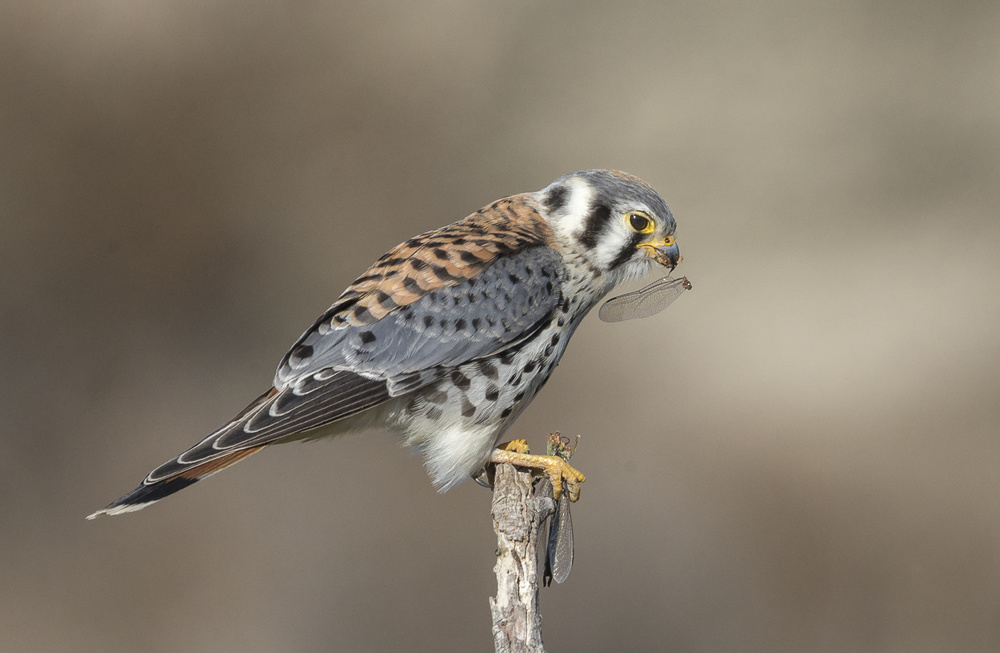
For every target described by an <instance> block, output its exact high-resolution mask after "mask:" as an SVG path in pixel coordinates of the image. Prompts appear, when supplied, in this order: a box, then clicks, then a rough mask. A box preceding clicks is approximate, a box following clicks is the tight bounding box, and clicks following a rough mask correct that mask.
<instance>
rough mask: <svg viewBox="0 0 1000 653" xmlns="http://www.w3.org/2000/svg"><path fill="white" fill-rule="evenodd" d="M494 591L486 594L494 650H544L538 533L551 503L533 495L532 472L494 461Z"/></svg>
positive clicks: (499, 652) (538, 652) (507, 652)
mask: <svg viewBox="0 0 1000 653" xmlns="http://www.w3.org/2000/svg"><path fill="white" fill-rule="evenodd" d="M493 487H494V489H493V529H494V530H495V531H496V534H497V564H496V567H494V568H493V570H494V571H495V572H496V575H497V595H496V597H495V598H494V597H491V598H490V612H491V613H492V615H493V642H494V645H495V647H496V650H497V653H529V652H530V653H544V651H545V648H544V647H543V646H542V616H541V614H539V612H538V555H537V543H538V532H539V527H540V525H541V524H542V522H543V521H544V520H545V518H546V517H548V516H549V515H550V514H551V513H552V511H553V507H554V503H553V501H552V498H551V497H545V496H543V497H535V496H534V493H533V489H532V477H531V474H530V473H528V472H526V471H522V470H520V469H518V468H516V467H514V466H513V465H508V464H498V465H497V466H496V473H495V477H494V484H493Z"/></svg>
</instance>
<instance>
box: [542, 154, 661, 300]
mask: <svg viewBox="0 0 1000 653" xmlns="http://www.w3.org/2000/svg"><path fill="white" fill-rule="evenodd" d="M537 195H538V199H539V201H540V202H541V203H542V205H543V206H544V207H545V209H546V213H545V217H546V219H547V220H548V222H549V224H550V225H551V226H552V230H553V232H554V233H555V235H556V239H557V241H558V242H559V244H560V246H561V247H563V248H564V251H568V252H569V253H572V254H576V255H577V256H578V257H580V258H581V259H583V260H584V261H586V262H587V264H588V265H589V266H591V267H592V268H593V269H594V271H596V272H599V273H601V274H605V275H608V276H609V277H611V279H613V280H614V281H613V283H619V282H621V281H624V280H626V279H630V278H634V277H637V276H641V275H643V274H645V273H646V272H648V271H649V269H650V267H651V266H652V264H653V263H659V264H660V265H662V266H664V267H666V268H669V269H673V268H674V266H676V265H677V263H678V262H679V261H680V260H681V255H680V251H679V250H678V248H677V243H676V242H675V241H674V230H675V229H676V228H677V224H676V223H675V222H674V216H673V214H671V213H670V209H669V208H667V204H666V203H665V202H664V201H663V198H662V197H660V195H659V193H657V192H656V191H655V190H653V188H652V187H651V186H649V184H647V183H646V182H644V181H642V180H641V179H639V178H638V177H634V176H632V175H630V174H628V173H625V172H619V171H617V170H582V171H580V172H573V173H570V174H568V175H563V176H562V177H560V178H559V179H557V180H555V181H554V182H552V183H551V184H549V185H548V186H547V187H545V188H543V189H542V190H540V191H539V192H538V194H537Z"/></svg>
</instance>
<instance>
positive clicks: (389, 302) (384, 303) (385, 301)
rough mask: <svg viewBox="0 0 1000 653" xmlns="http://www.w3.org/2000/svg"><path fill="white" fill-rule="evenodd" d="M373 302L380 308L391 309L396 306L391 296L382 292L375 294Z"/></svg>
mask: <svg viewBox="0 0 1000 653" xmlns="http://www.w3.org/2000/svg"><path fill="white" fill-rule="evenodd" d="M375 301H377V302H378V305H379V306H381V307H382V308H393V307H394V306H395V305H396V300H395V299H393V298H392V295H390V294H389V293H387V292H384V291H382V290H379V291H378V292H377V293H375Z"/></svg>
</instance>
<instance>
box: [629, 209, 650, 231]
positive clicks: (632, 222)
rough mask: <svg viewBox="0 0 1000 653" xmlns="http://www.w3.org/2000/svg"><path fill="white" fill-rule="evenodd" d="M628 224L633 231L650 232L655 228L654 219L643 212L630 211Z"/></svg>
mask: <svg viewBox="0 0 1000 653" xmlns="http://www.w3.org/2000/svg"><path fill="white" fill-rule="evenodd" d="M628 226H629V227H631V228H632V231H636V232H638V233H640V234H648V233H649V232H651V231H652V230H653V221H652V220H651V219H650V218H649V216H648V215H645V214H643V213H629V214H628Z"/></svg>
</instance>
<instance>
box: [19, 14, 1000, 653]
mask: <svg viewBox="0 0 1000 653" xmlns="http://www.w3.org/2000/svg"><path fill="white" fill-rule="evenodd" d="M0 17H2V20H0V150H2V156H0V221H2V237H0V273H2V274H0V302H2V304H0V318H2V321H0V327H2V335H3V339H2V345H0V365H2V370H3V375H2V377H0V382H2V384H3V387H2V390H3V391H2V393H0V412H2V415H3V426H2V438H3V440H2V442H3V455H2V456H0V471H2V473H0V479H2V481H0V483H2V498H0V517H2V523H3V530H2V534H0V550H2V552H3V555H2V557H0V601H2V604H0V650H3V651H46V652H48V651H73V652H78V651H80V652H87V651H102V652H103V651H126V652H130V651H139V650H143V651H174V650H186V651H331V650H332V651H389V650H407V651H473V650H478V651H486V650H492V640H491V636H490V631H489V611H488V607H487V596H489V595H490V594H491V593H492V592H493V590H494V578H493V575H492V570H491V568H492V564H493V548H494V544H495V540H494V536H493V533H492V531H491V527H490V517H489V501H490V496H489V493H488V492H487V491H485V490H483V489H481V488H479V487H478V486H475V485H473V484H471V483H467V484H465V485H463V486H461V487H459V488H457V489H455V490H453V491H451V492H449V493H447V494H445V495H438V494H436V493H435V492H434V490H433V489H432V487H431V485H430V482H429V481H428V479H427V477H426V475H425V474H424V472H423V470H422V467H421V464H420V461H419V459H418V458H415V457H413V456H412V455H410V454H409V453H408V452H406V451H405V450H404V449H402V448H401V447H400V446H399V445H398V443H397V442H396V440H394V439H393V438H392V437H391V436H389V435H386V434H384V433H372V434H368V435H365V436H361V437H353V438H348V439H343V440H341V441H338V442H324V443H318V444H312V445H299V446H287V447H280V448H275V449H272V450H270V451H268V452H267V453H266V454H264V455H260V456H255V457H253V458H251V459H250V460H248V461H246V462H244V463H242V464H240V465H239V466H238V467H236V468H233V469H232V470H230V471H227V472H226V473H225V474H222V475H220V476H218V477H215V478H213V479H212V480H210V481H207V482H204V483H201V484H199V485H197V486H195V487H193V488H191V489H189V490H186V491H184V492H183V493H181V494H178V495H176V496H175V497H173V498H171V499H170V500H168V501H165V502H163V503H161V504H158V505H156V506H155V507H153V508H150V509H148V510H145V511H143V512H141V513H138V514H134V515H127V516H124V517H117V518H103V519H101V520H98V521H94V522H88V521H85V520H84V516H85V515H87V514H88V513H90V512H91V511H93V510H95V509H97V508H100V507H102V506H103V505H105V504H106V503H107V502H108V501H110V500H112V499H114V498H115V497H117V496H119V495H120V494H122V493H123V492H125V491H127V490H130V489H132V488H133V487H134V486H135V484H136V483H137V482H138V481H139V480H140V479H141V478H142V477H143V475H144V474H145V473H146V472H147V471H148V470H149V469H151V468H152V467H153V466H155V465H157V464H159V463H160V462H162V461H164V460H166V459H167V458H169V457H171V456H173V455H175V454H176V453H178V452H179V451H180V450H181V449H183V448H185V447H187V446H188V445H190V444H193V443H194V442H195V441H196V440H198V439H199V438H200V437H201V436H202V435H203V434H205V433H206V432H207V431H209V430H210V429H212V428H213V427H215V426H217V425H218V424H219V423H221V422H222V421H224V420H226V419H228V418H229V417H230V416H231V415H232V414H234V413H235V412H236V411H238V410H239V409H241V408H242V407H243V406H244V404H245V403H246V402H247V401H248V400H250V399H252V398H253V397H255V396H256V395H257V393H259V392H261V391H262V390H264V389H266V388H267V387H268V384H269V381H270V378H271V375H272V373H273V370H274V367H275V365H276V363H277V361H278V359H279V358H280V357H281V355H282V354H283V353H284V352H285V350H286V348H287V347H288V346H289V345H290V344H291V343H292V342H293V341H294V340H295V338H296V337H298V335H299V334H300V333H301V331H302V330H303V329H305V328H306V326H308V325H309V324H310V323H311V322H312V320H313V319H314V318H315V317H316V316H317V315H318V314H319V313H320V312H321V311H322V310H324V309H325V308H326V307H327V305H328V304H329V303H330V302H331V301H332V300H333V299H334V298H335V297H336V295H337V294H339V292H340V291H341V289H342V288H343V287H344V286H345V285H346V284H347V283H349V282H350V281H351V280H352V279H353V278H354V276H355V275H356V274H358V273H359V272H360V271H362V270H363V269H364V267H365V266H366V265H368V263H370V262H371V261H372V260H373V259H374V258H376V257H377V256H378V255H380V254H381V253H382V252H383V251H385V250H386V249H388V248H389V247H390V246H392V245H394V244H396V243H397V242H399V241H401V240H403V239H405V238H407V237H409V236H411V235H413V234H415V233H417V232H420V231H424V230H427V229H430V228H433V227H437V226H439V225H441V224H444V223H447V222H451V221H453V220H455V219H458V218H460V217H463V216H464V215H466V214H467V213H469V212H471V211H473V210H475V209H477V208H478V207H480V206H481V205H483V204H485V203H487V202H489V201H492V200H494V199H496V198H498V197H501V196H503V195H506V194H510V193H516V192H521V191H526V190H534V189H537V188H540V187H542V186H544V185H546V184H547V183H549V182H550V181H551V180H552V179H554V178H555V177H557V176H558V175H560V174H563V173H565V172H569V171H573V170H578V169H582V168H589V167H614V168H621V169H624V170H628V171H629V172H632V173H635V174H637V175H639V176H641V177H643V178H644V179H646V180H647V181H649V182H650V183H651V184H652V185H654V186H655V187H656V188H658V189H659V190H660V191H661V192H662V194H663V195H664V196H665V198H666V199H667V202H668V203H669V204H670V206H671V208H672V209H673V210H674V213H675V214H676V216H677V219H678V223H679V230H678V238H679V242H680V246H681V251H682V252H683V253H684V256H685V261H684V263H683V265H682V266H681V268H680V270H679V271H680V272H681V273H683V274H685V275H687V276H688V277H689V278H690V279H691V280H692V282H693V283H694V286H695V290H694V291H693V292H690V293H686V294H685V295H684V296H683V297H682V298H681V299H680V300H679V301H678V302H677V303H676V304H675V305H674V306H672V307H671V308H670V309H669V310H668V311H667V312H665V313H663V314H661V315H660V316H657V317H655V318H651V319H648V320H645V321H640V322H631V323H625V324H616V325H610V324H603V323H601V322H599V321H597V320H596V318H591V319H589V320H588V321H587V322H586V323H585V324H584V326H583V328H581V330H580V332H579V333H578V334H577V337H576V338H575V340H574V342H573V344H572V345H571V346H570V350H569V354H568V355H567V357H566V358H565V360H564V361H563V364H562V365H561V367H560V369H559V370H558V372H557V373H556V375H555V376H554V377H553V380H552V382H551V383H550V384H549V385H548V386H547V387H546V389H545V392H543V393H542V394H541V396H540V398H539V399H538V400H537V401H536V402H535V403H534V405H533V406H532V407H531V409H530V410H529V411H528V412H527V413H526V414H525V415H524V417H523V418H522V419H521V420H520V421H519V422H518V425H517V426H516V428H515V429H514V431H515V432H516V435H519V436H526V437H528V438H529V439H531V440H532V441H533V442H535V443H536V444H537V445H540V444H541V442H542V440H543V438H544V436H545V435H546V434H547V433H548V432H549V431H551V430H560V431H562V432H563V433H568V434H573V433H582V434H583V436H584V438H583V444H582V447H581V449H580V452H579V453H578V456H577V458H575V459H574V462H575V463H576V464H578V466H579V467H580V468H581V469H583V470H584V471H585V472H586V473H587V475H588V479H589V480H588V482H587V484H586V486H585V488H584V493H583V500H582V501H581V502H580V503H579V504H577V506H576V509H575V511H574V516H575V521H576V533H577V565H576V568H575V569H574V572H573V576H572V577H571V578H570V580H569V582H568V583H567V584H565V585H562V586H558V587H555V588H550V589H547V590H545V591H544V593H543V596H542V611H543V615H544V619H545V622H544V633H545V637H546V642H547V644H548V646H549V648H550V649H551V650H553V651H611V650H634V651H660V650H671V651H695V652H697V651H768V652H773V651H789V652H793V651H900V652H907V653H913V652H922V651H997V650H1000V505H998V502H997V496H998V493H1000V473H998V470H1000V433H998V428H1000V401H998V400H1000V396H998V394H1000V393H998V381H1000V334H998V324H1000V257H998V254H997V242H998V237H1000V224H998V219H997V218H998V216H1000V174H998V173H1000V39H998V38H997V35H998V33H1000V4H998V3H996V2H990V1H982V2H960V3H946V2H910V3H896V2H844V3H825V2H814V1H808V2H789V1H785V2H782V1H780V0H774V1H765V2H763V3H732V2H693V1H687V2H669V3H629V2H616V3H583V2H561V3H557V2H552V3H537V2H511V3H497V4H489V5H474V4H472V3H468V2H460V1H451V2H448V1H441V2H429V3H423V4H421V5H419V6H418V5H416V4H415V3H403V2H397V3H369V5H368V6H366V7H360V6H358V3H342V4H341V3H307V2H298V3H293V2H283V3H278V2H248V1H246V0H238V1H237V0H218V1H210V2H204V1H201V0H197V1H196V0H185V1H180V0H177V1H161V2H155V3H153V2H139V3H137V2H125V1H120V2H102V1H97V2H88V3H78V2H64V1H49V2H28V1H24V2H13V3H7V4H6V5H5V7H4V8H3V9H0Z"/></svg>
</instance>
